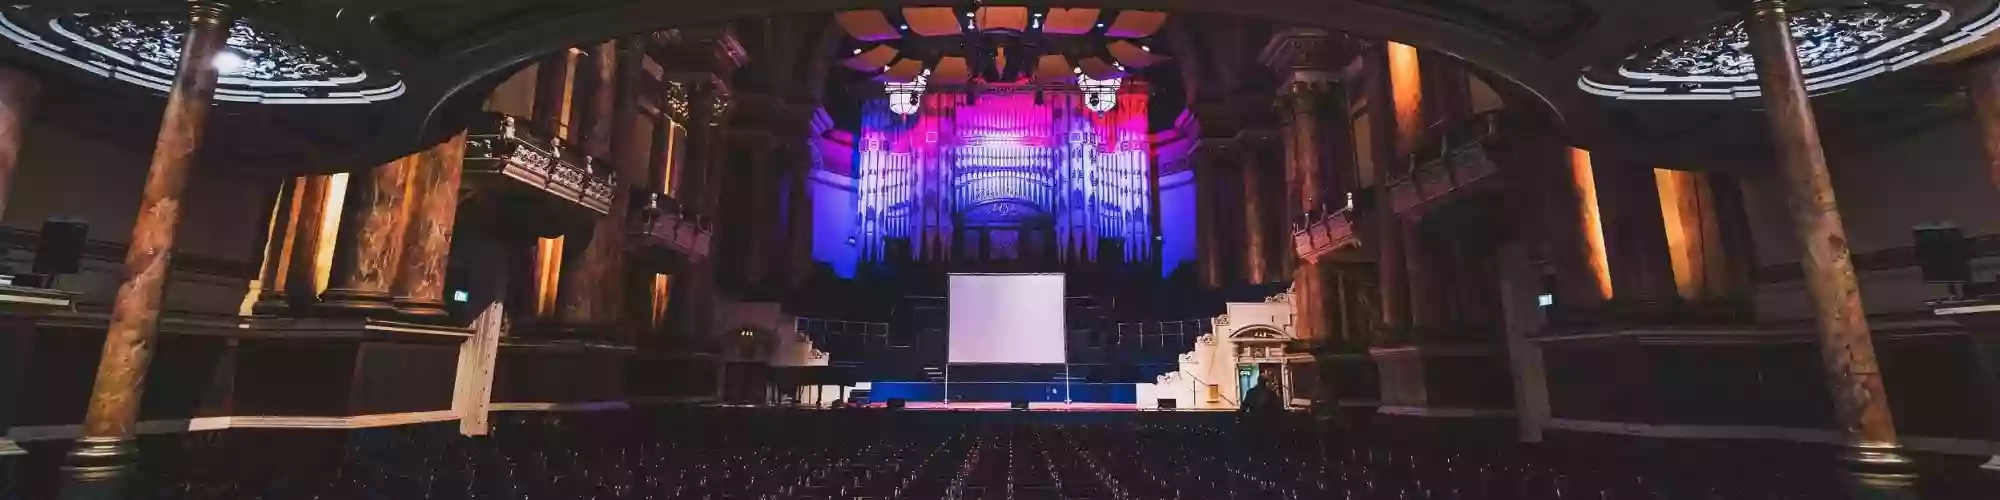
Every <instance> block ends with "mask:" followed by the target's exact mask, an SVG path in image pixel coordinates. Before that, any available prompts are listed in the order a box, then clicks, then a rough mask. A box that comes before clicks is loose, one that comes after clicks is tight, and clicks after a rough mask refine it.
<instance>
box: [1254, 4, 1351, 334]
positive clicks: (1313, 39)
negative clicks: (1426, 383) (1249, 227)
mask: <svg viewBox="0 0 2000 500" xmlns="http://www.w3.org/2000/svg"><path fill="white" fill-rule="evenodd" d="M1334 48H1335V41H1334V38H1333V37H1332V36H1331V35H1329V34H1328V33H1327V32H1326V31H1323V30H1317V29H1294V30H1287V31H1284V32H1281V33H1278V34H1277V35H1274V36H1272V38H1271V41H1270V43H1269V44H1268V45H1266V46H1265V48H1264V53H1263V61H1264V64H1265V65H1266V66H1269V67H1270V68H1271V69H1272V70H1274V71H1277V72H1278V74H1279V76H1281V77H1283V78H1285V79H1286V82H1285V84H1284V86H1283V88H1281V89H1279V96H1278V100H1279V103H1280V104H1281V107H1282V108H1283V109H1284V113H1285V116H1284V121H1285V123H1286V126H1285V129H1284V131H1283V133H1284V136H1285V149H1286V151H1285V158H1286V162H1285V163H1286V165H1285V171H1286V175H1285V178H1286V180H1287V184H1288V185H1287V186H1286V189H1287V190H1288V191H1290V192H1292V193H1293V194H1292V195H1291V196H1290V197H1289V198H1291V200H1290V201H1291V202H1292V203H1289V204H1287V205H1286V207H1285V209H1284V212H1285V214H1284V220H1286V221H1299V222H1304V221H1303V220H1302V218H1303V217H1305V216H1306V215H1307V214H1311V213H1314V212H1316V211H1318V209H1320V208H1322V207H1323V206H1324V205H1326V204H1328V203H1329V202H1331V201H1333V200H1331V199H1329V197H1331V196H1333V195H1332V194H1331V193H1330V192H1329V191H1330V190H1331V189H1332V187H1333V186H1331V185H1330V183H1329V182H1328V181H1329V179H1328V175H1327V168H1326V165H1325V162H1326V157H1325V156H1326V155H1325V152H1326V142H1325V141H1326V138H1325V137H1324V134H1323V128H1322V127H1321V126H1320V114H1321V107H1322V103H1323V102H1324V100H1325V95H1326V90H1327V89H1328V88H1329V87H1330V86H1331V84H1332V82H1333V81H1334V78H1335V75H1334V73H1333V72H1332V71H1331V70H1330V68H1328V67H1327V66H1328V65H1329V64H1330V63H1332V62H1333V61H1332V60H1333V56H1334V54H1333V53H1332V52H1331V51H1332V50H1333V49H1334ZM1289 228H1290V224H1286V225H1285V226H1284V227H1283V228H1282V229H1281V231H1280V233H1279V235H1280V239H1281V240H1286V241H1289V240H1288V239H1287V238H1288V237H1289V236H1290V233H1289V232H1286V231H1285V229H1289ZM1281 246H1282V247H1283V248H1285V249H1286V251H1284V252H1281V253H1280V254H1279V255H1280V258H1281V259H1283V260H1286V261H1288V262H1287V263H1288V264H1289V265H1291V267H1293V268H1294V269H1293V270H1292V272H1291V275H1292V280H1293V283H1294V286H1293V289H1294V290H1295V291H1294V294H1295V295H1294V296H1293V297H1292V304H1293V307H1294V308H1295V309H1296V310H1297V312H1298V319H1297V322H1298V323H1299V325H1296V326H1298V327H1299V328H1298V332H1299V333H1298V335H1299V337H1300V338H1302V339H1319V338H1321V337H1324V336H1325V333H1324V330H1326V329H1327V328H1328V327H1329V326H1331V325H1330V323H1328V321H1327V315H1326V311H1327V305H1328V303H1327V297H1326V293H1327V289H1326V284H1325V283H1324V279H1323V278H1324V277H1323V276H1322V274H1323V272H1324V271H1323V270H1322V269H1321V267H1320V265H1319V263H1317V262H1312V261H1306V260H1302V259H1299V258H1297V257H1296V256H1294V255H1293V253H1294V252H1293V251H1290V250H1289V249H1290V248H1291V245H1289V244H1286V245H1281Z"/></svg>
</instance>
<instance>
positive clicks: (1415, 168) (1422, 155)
mask: <svg viewBox="0 0 2000 500" xmlns="http://www.w3.org/2000/svg"><path fill="white" fill-rule="evenodd" d="M1499 117H1500V113H1499V111H1486V112H1482V113H1479V114H1475V115H1472V116H1468V117H1466V118H1465V119H1463V120H1457V121H1453V122H1439V123H1437V124H1434V125H1432V126H1431V127H1429V128H1428V129H1426V130H1425V132H1424V139H1425V140H1424V143H1423V144H1422V146H1420V147H1418V148H1417V149H1416V150H1415V151H1411V152H1410V154H1409V155H1408V156H1407V157H1405V158H1404V161H1406V162H1407V163H1408V166H1409V169H1408V170H1407V171H1406V172H1404V173H1403V174H1402V175H1397V176H1394V177H1392V178H1391V179H1390V181H1389V182H1388V184H1398V183H1401V182H1407V181H1408V180H1410V179H1413V178H1415V177H1416V176H1417V174H1418V173H1419V172H1422V171H1423V170H1424V167H1425V166H1428V165H1430V164H1431V163H1434V162H1438V161H1440V160H1443V159H1445V158H1450V157H1451V153H1452V152H1454V151H1457V150H1460V149H1464V148H1467V147H1471V146H1476V145H1478V144H1481V143H1484V142H1485V141H1486V140H1487V139H1489V138H1491V137H1493V136H1494V135H1495V134H1496V133H1498V132H1499V131H1498V127H1497V125H1498V123H1499Z"/></svg>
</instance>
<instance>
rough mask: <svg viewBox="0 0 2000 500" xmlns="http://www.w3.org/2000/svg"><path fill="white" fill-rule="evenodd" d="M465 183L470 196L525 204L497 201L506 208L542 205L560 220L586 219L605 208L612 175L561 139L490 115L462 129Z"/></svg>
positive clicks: (531, 210) (527, 210)
mask: <svg viewBox="0 0 2000 500" xmlns="http://www.w3.org/2000/svg"><path fill="white" fill-rule="evenodd" d="M465 183H466V185H467V187H468V188H469V189H471V190H473V191H474V194H475V195H487V196H488V197H491V198H507V199H509V200H508V201H510V202H512V201H523V202H526V203H525V204H524V205H522V206H512V205H515V204H514V203H503V204H501V208H502V209H503V210H506V211H510V212H514V213H517V214H535V213H537V212H542V211H543V210H542V209H544V208H547V209H554V210H553V211H554V212H558V213H563V215H569V216H570V217H564V218H591V217H596V216H601V215H605V214H608V213H610V212H611V199H612V194H613V193H614V191H613V190H614V189H616V188H615V186H617V178H616V177H615V174H613V173H612V172H611V169H610V168H608V167H606V166H603V165H601V164H598V163H597V162H596V161H595V160H593V159H592V158H590V157H588V156H585V155H582V154H580V153H577V152H576V151H575V150H574V149H573V148H569V147H566V145H564V144H563V143H562V141H560V140H555V139H545V138H541V137H536V136H535V135H533V134H532V133H529V132H528V131H527V130H524V129H523V128H522V127H520V126H519V125H517V120H516V119H515V118H514V117H512V116H507V115H502V114H498V113H493V114H488V115H487V116H486V117H485V119H484V120H481V121H479V122H476V123H475V124H474V125H473V126H472V127H471V130H470V131H469V132H468V133H467V136H466V139H465ZM503 220H504V219H503ZM516 222H519V221H518V220H517V221H516Z"/></svg>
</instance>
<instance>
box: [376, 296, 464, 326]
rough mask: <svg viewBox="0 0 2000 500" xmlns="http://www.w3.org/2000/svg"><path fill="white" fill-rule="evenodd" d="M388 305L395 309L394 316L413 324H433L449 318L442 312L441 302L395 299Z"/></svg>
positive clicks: (448, 315)
mask: <svg viewBox="0 0 2000 500" xmlns="http://www.w3.org/2000/svg"><path fill="white" fill-rule="evenodd" d="M390 303H391V304H392V305H394V306H395V307H396V314H399V315H402V317H403V318H405V319H408V320H410V321H414V322H419V323H434V322H438V321H442V320H444V319H446V318H450V317H451V313H449V312H446V311H445V310H444V302H443V301H438V300H426V299H416V298H409V297H397V298H396V299H395V300H394V301H391V302H390Z"/></svg>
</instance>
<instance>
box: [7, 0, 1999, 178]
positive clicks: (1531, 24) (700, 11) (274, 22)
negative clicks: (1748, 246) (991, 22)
mask: <svg viewBox="0 0 2000 500" xmlns="http://www.w3.org/2000/svg"><path fill="white" fill-rule="evenodd" d="M1995 1H1996V0H1948V1H1945V2H1942V4H1943V5H1945V6H1947V7H1949V10H1950V12H1952V16H1953V19H1954V20H1958V21H1962V20H1968V19H1973V18H1975V14H1973V13H1984V12H1988V11H1989V10H1990V9H1991V8H1992V6H1993V4H1994V2H1995ZM11 3H12V4H19V5H32V6H36V7H49V8H58V9H66V10H79V11H96V12H105V11H107V9H113V10H115V9H133V8H137V9H150V10H155V11H161V10H165V11H178V10H180V9H183V8H185V0H14V1H13V2H11ZM1029 3H1030V2H1014V1H1007V0H988V1H986V2H984V5H987V6H1003V5H1024V4H1029ZM1718 3H1726V2H1713V1H1659V0H1313V1H1301V0H1075V1H1066V2H1061V3H1060V4H1059V5H1060V6H1063V7H1095V8H1103V9H1111V10H1127V9H1129V10H1146V11H1160V12H1172V13H1175V14H1177V15H1176V16H1175V17H1178V18H1186V17H1194V18H1202V19H1214V18H1220V17H1227V16H1219V15H1217V14H1231V15H1235V16H1242V17H1245V18H1248V19H1252V20H1257V21H1263V22H1278V23H1286V24H1295V25H1305V26H1316V27H1322V28H1327V29H1330V30H1336V31H1342V32H1346V33H1349V34H1353V35H1356V36H1359V37H1363V38H1388V39H1393V40H1397V41H1400V42H1404V43H1408V44H1411V45H1416V46H1419V47H1424V48H1427V49H1431V50H1436V51H1439V52H1444V53H1447V54H1451V55H1454V56H1457V57H1460V58H1463V59H1466V60H1469V61H1472V62H1473V63H1475V64H1477V65H1479V66H1481V67H1482V68H1484V69H1485V70H1487V71H1490V73H1491V74H1492V75H1495V76H1497V77H1499V78H1500V79H1501V80H1502V81H1503V82H1504V83H1510V84H1511V87H1512V88H1511V89H1510V92H1511V93H1513V94H1515V95H1520V96H1526V97H1530V98H1535V99H1540V100H1541V101H1543V102H1545V103H1547V104H1548V105H1549V106H1550V108H1551V109H1552V110H1553V111H1554V115H1556V116H1558V117H1560V118H1561V119H1562V120H1563V122H1564V123H1565V126H1566V128H1567V130H1568V131H1569V133H1570V134H1571V136H1572V137H1571V138H1572V139H1573V140H1574V141H1575V142H1578V143H1580V144H1583V145H1586V146H1591V147H1595V148H1600V149H1618V148H1637V147H1638V146H1635V145H1632V144H1624V143H1620V142H1619V140H1618V139H1617V138H1616V137H1614V136H1613V134H1608V133H1605V132H1606V131H1609V130H1614V128H1613V127H1611V126H1609V125H1607V124H1608V123H1609V122H1608V121H1607V120H1606V118H1605V117H1606V116H1607V115H1606V114H1605V109H1606V108H1605V106H1606V105H1607V104H1608V103H1612V102H1616V101H1615V100H1611V99H1605V98H1603V97H1600V96H1595V95H1591V94H1589V93H1586V92H1585V91H1584V90H1583V89H1582V88H1580V87H1579V85H1578V75H1580V74H1583V72H1584V71H1585V69H1586V68H1591V67H1605V66H1607V65H1610V64H1616V63H1618V62H1619V61H1626V58H1627V56H1629V55H1630V54H1631V53H1632V51H1633V49H1634V48H1639V47H1656V46H1658V44H1660V43H1661V41H1663V40H1670V39H1674V38H1675V37H1687V36H1689V34H1699V33H1706V32H1708V30H1709V29H1710V28H1711V27H1713V26H1715V25H1716V24H1717V21H1718V20H1719V19H1723V18H1725V17H1726V16H1727V13H1726V12H1723V11H1721V10H1719V7H1717V4H1718ZM234 4H235V5H234V7H235V8H236V10H238V11H239V12H241V13H242V14H243V15H244V16H245V17H246V18H247V19H250V20H251V23H252V25H253V26H255V27H256V28H257V29H259V30H268V31H269V32H270V33H271V35H270V36H275V37H280V38H279V39H282V40H285V42H282V43H284V44H297V45H298V46H303V47H311V48H312V49H311V51H309V52H310V53H319V54H338V55H339V58H338V59H335V58H332V57H331V56H329V57H328V58H326V59H315V58H313V56H306V57H307V59H305V60H310V61H315V63H314V64H315V65H317V66H318V67H321V68H325V69H324V70H316V71H326V72H328V73H327V74H329V75H331V74H335V73H342V72H347V71H351V68H350V67H349V66H347V65H346V64H345V63H344V61H354V63H355V64H356V66H353V67H357V68H363V70H364V71H366V72H367V74H368V75H370V77H371V78H376V77H380V76H390V75H393V76H394V77H396V78H397V79H399V80H400V81H401V82H402V84H403V85H404V88H403V93H402V94H401V95H400V96H396V97H394V98H388V99H382V100H378V101H375V102H369V103H365V104H353V105H347V106H259V107H262V108H280V107H283V108H294V109H290V110H283V111H259V112H257V113H261V114H267V115H272V116H281V117H283V118H284V120H283V121H284V122H286V123H288V124H290V125H289V126H288V127H280V129H282V130H283V133H285V134H287V135H288V136H290V137H288V138H287V140H290V141H294V142H302V143H305V144H307V145H308V147H302V148H299V151H300V153H298V154H299V155H300V157H298V158H295V159H293V160H294V161H275V160H271V161H267V162H266V163H267V164H268V165H269V166H268V167H261V168H271V169H288V170H306V169H310V170H339V169H353V168H358V167H362V166H368V165H374V164H378V163H380V162H382V161H386V160H388V159H393V158H394V157H395V156H397V155H400V154H404V153H407V152H409V151H413V150H415V149H417V148H419V147H420V146H421V145H422V143H423V142H424V141H425V140H426V139H432V138H436V137H439V136H441V135H442V134H443V133H445V132H446V131H445V130H443V129H444V128H448V127H449V126H450V125H451V124H452V122H453V121H454V120H455V118H453V117H454V116H456V115H457V114H462V112H461V110H464V109H469V108H470V106H472V105H473V104H472V103H476V101H477V99H478V96H476V95H475V94H479V93H482V92H484V90H485V89H486V88H488V87H490V86H491V85H492V84H493V83H494V79H493V77H494V75H496V74H498V73H500V72H502V71H503V70H506V69H508V68H512V67H517V65H518V64H519V63H521V62H523V61H526V60H528V59H530V58H532V57H535V56H537V55H540V54H545V53H548V52H550V51H553V50H557V49H559V48H561V47H564V46H567V45H572V44H578V43H586V42H593V41H597V40H603V39H606V38H610V37H613V36H619V35H624V34H630V33H643V32H649V31H654V30H658V29H661V28H667V27H677V26H691V25H697V24H704V23H715V22H723V21H731V20H737V19H750V18H764V17H768V16H771V15H775V14H800V13H821V14H823V15H825V14H830V13H833V12H842V11H853V10H867V9H901V8H904V7H931V6H937V5H939V4H940V2H938V1H937V0H755V1H713V0H234ZM945 4H947V5H953V6H957V5H958V4H957V3H956V2H945ZM1032 4H1034V5H1036V6H1047V5H1049V3H1046V2H1040V1H1037V2H1032ZM967 5H970V3H967ZM998 21H1002V20H1000V19H997V18H996V22H998ZM1899 23H1900V22H1890V25H1885V26H1888V27H1889V28H1892V29H1891V31H1893V29H1908V26H1907V25H1906V24H1899ZM1897 26H1902V27H1903V28H1896V27H1897ZM1918 26H1919V27H1920V26H1922V23H1918ZM1955 26H1957V25H1947V26H1945V27H1943V28H1940V29H1943V30H1946V31H1950V30H1953V29H1955ZM35 29H38V30H39V29H40V28H35ZM261 32H262V31H260V33H261ZM1719 36H1721V37H1722V38H1727V37H1728V36H1729V35H1728V34H1727V32H1726V30H1725V32H1724V33H1721V34H1720V35H1719ZM1890 37H1891V38H1892V39H1893V38H1894V36H1893V35H1890ZM251 38H255V37H251V36H246V37H245V39H246V40H247V39H251ZM1851 42H1853V43H1848V42H1839V43H1837V44H1834V45H1841V44H1846V45H1841V46H1843V47H1846V46H1849V45H1855V44H1858V45H1857V46H1871V45H1869V44H1870V43H1875V42H1869V40H1853V41H1851ZM9 45H12V44H9ZM1724 45H1726V42H1725V43H1724ZM288 46H289V45H288ZM1872 46H1879V44H1878V45H1872ZM1829 47H1830V48H1832V47H1833V45H1829ZM1256 48H1257V47H1256V46H1255V44H1254V43H1253V44H1250V46H1247V47H1243V49H1244V50H1245V51H1249V52H1254V51H1255V49H1256ZM1850 48H1851V47H1850ZM1850 48H1841V49H1838V50H1833V51H1832V52H1828V53H1829V54H1836V53H1840V52H1841V51H1845V50H1850ZM9 50H13V52H14V53H13V54H12V55H11V57H14V58H16V59H17V60H28V59H30V56H33V55H32V54H28V53H25V50H24V49H18V48H15V49H9ZM131 50H135V51H142V50H141V49H139V48H134V49H131ZM1859 50H1863V51H1866V50H1871V49H1859ZM1723 52H1727V51H1726V50H1724V51H1723ZM1680 53H1682V52H1676V51H1675V50H1662V51H1660V52H1659V55H1658V56H1653V57H1650V58H1648V59H1646V61H1648V62H1641V63H1637V64H1628V65H1627V66H1633V67H1635V68H1639V69H1647V68H1652V69H1654V70H1658V71H1646V72H1648V73H1653V74H1659V75H1672V74H1674V73H1673V72H1674V71H1682V72H1694V71H1706V70H1700V69H1697V68H1695V66H1689V65H1679V64H1680V63H1676V62H1674V61H1675V60H1676V58H1677V57H1679V56H1677V55H1674V54H1680ZM1247 57H1250V58H1254V54H1252V55H1249V56H1247ZM1725 57H1726V56H1725ZM36 58H40V57H38V56H37V57H36ZM1205 59H1210V60H1212V59H1214V57H1206V58H1205ZM1836 59H1838V58H1837V57H1836ZM1696 66H1698V65H1696ZM56 69H57V70H60V69H61V68H56ZM1739 70H1740V68H1739ZM66 71H67V72H58V74H62V75H66V76H67V77H71V78H77V79H80V80H85V81H95V80H101V77H93V76H90V74H88V73H87V72H84V71H82V70H77V69H69V70H66ZM250 71H259V70H256V69H254V68H252V69H250ZM244 105H245V106H247V104H244ZM357 110H359V111H357ZM223 114H224V115H227V114H229V113H223ZM321 115H328V116H337V117H338V119H320V118H319V117H320V116H321ZM224 121H225V122H226V121H228V120H227V118H226V117H225V118H224ZM335 127H339V128H340V129H341V130H333V128H335ZM266 128H269V127H246V130H248V131H249V132H253V133H279V132H268V131H265V130H263V129H266ZM236 142H242V141H236ZM266 142H270V141H266ZM224 147H227V146H224ZM335 151H337V152H342V153H338V154H336V153H328V152H335ZM308 153H309V154H308Z"/></svg>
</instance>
